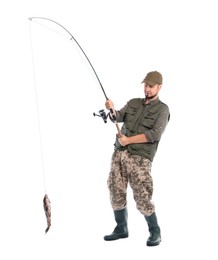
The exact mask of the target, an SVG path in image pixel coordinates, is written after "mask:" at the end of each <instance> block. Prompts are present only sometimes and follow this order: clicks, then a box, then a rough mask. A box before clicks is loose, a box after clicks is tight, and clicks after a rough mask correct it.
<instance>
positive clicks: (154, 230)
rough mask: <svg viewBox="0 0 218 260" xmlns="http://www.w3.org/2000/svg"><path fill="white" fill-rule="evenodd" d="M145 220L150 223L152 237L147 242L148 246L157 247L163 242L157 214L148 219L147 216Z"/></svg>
mask: <svg viewBox="0 0 218 260" xmlns="http://www.w3.org/2000/svg"><path fill="white" fill-rule="evenodd" d="M145 219H146V221H147V223H148V229H149V232H150V237H149V238H148V240H147V246H157V245H159V244H160V242H161V235H160V227H159V225H158V223H157V217H156V214H155V212H154V213H153V214H151V215H150V216H148V217H146V216H145Z"/></svg>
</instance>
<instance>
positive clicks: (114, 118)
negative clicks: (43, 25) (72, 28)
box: [29, 17, 121, 135]
mask: <svg viewBox="0 0 218 260" xmlns="http://www.w3.org/2000/svg"><path fill="white" fill-rule="evenodd" d="M37 19H41V20H47V21H49V22H52V23H54V24H56V25H58V26H60V27H61V28H62V29H64V30H65V31H66V32H67V33H68V34H69V35H70V40H74V42H75V43H76V44H77V46H78V47H79V49H80V50H81V52H82V54H83V55H84V56H85V58H86V60H87V61H88V63H89V65H90V67H91V68H92V70H93V72H94V74H95V76H96V79H97V81H98V83H99V85H100V87H101V90H102V92H103V94H104V96H105V98H106V100H108V99H109V98H108V97H107V95H106V92H105V90H104V88H103V85H102V83H101V81H100V79H99V77H98V74H97V73H96V70H95V69H94V67H93V65H92V63H91V61H90V60H89V58H88V56H87V55H86V53H85V51H84V50H83V48H82V47H81V45H80V44H79V42H78V41H77V40H76V38H75V37H74V36H73V35H72V34H71V33H70V32H69V31H68V30H67V29H66V28H65V27H64V26H63V25H61V24H60V23H58V22H56V21H54V20H52V19H49V18H45V17H30V18H29V20H30V21H33V20H37ZM110 114H111V116H112V119H113V122H114V123H115V125H116V128H117V131H118V135H121V132H120V128H119V125H118V123H117V121H116V116H115V114H114V111H113V109H112V108H110ZM93 115H94V116H100V117H101V118H102V119H103V121H104V122H105V123H106V122H107V116H108V115H109V114H108V115H106V113H105V112H104V110H103V109H102V110H100V111H99V114H96V113H93Z"/></svg>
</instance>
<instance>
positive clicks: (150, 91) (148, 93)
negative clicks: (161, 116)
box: [144, 83, 162, 100]
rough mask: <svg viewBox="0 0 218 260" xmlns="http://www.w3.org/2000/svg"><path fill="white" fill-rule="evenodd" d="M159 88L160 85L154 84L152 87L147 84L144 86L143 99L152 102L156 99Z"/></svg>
mask: <svg viewBox="0 0 218 260" xmlns="http://www.w3.org/2000/svg"><path fill="white" fill-rule="evenodd" d="M161 86H162V85H160V84H156V85H154V86H151V85H149V84H147V83H145V84H144V93H145V97H146V99H150V100H153V99H155V98H157V97H158V93H159V91H160V89H161Z"/></svg>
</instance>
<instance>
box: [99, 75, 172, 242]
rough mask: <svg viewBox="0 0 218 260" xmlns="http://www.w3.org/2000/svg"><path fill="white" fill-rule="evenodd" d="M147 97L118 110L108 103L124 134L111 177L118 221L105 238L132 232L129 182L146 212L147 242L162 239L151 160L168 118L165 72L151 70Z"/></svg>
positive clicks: (146, 81) (139, 206)
mask: <svg viewBox="0 0 218 260" xmlns="http://www.w3.org/2000/svg"><path fill="white" fill-rule="evenodd" d="M142 83H144V94H145V98H134V99H131V100H129V101H128V102H127V104H126V105H125V106H124V107H123V108H122V109H120V110H117V111H116V110H115V108H114V104H113V102H112V101H111V100H107V101H106V103H105V106H106V108H107V109H110V111H111V109H112V111H113V115H111V113H110V114H109V115H110V119H111V120H112V121H113V118H116V122H117V123H119V122H123V125H122V128H121V134H119V135H117V137H116V142H115V149H114V152H113V155H112V160H111V170H110V174H109V177H108V188H109V192H110V200H111V206H112V209H113V211H114V217H115V221H116V223H117V225H116V227H115V229H114V231H113V232H112V234H110V235H106V236H105V237H104V239H105V240H106V241H111V240H116V239H120V238H126V237H128V236H129V233H128V225H127V200H126V192H127V185H128V183H129V184H130V187H131V188H132V191H133V195H134V200H135V202H136V207H137V209H138V210H139V211H140V212H141V213H142V214H143V215H144V217H145V219H146V221H147V224H148V229H149V232H150V236H149V238H148V240H147V246H156V245H159V244H160V242H161V232H160V227H159V225H158V222H157V216H156V212H155V207H154V204H153V202H152V193H153V181H152V176H151V166H152V161H153V158H154V156H155V153H156V151H157V147H158V143H159V141H160V138H161V136H162V134H163V132H164V130H165V127H166V125H167V123H168V121H169V117H170V112H169V108H168V106H167V105H166V104H164V103H163V102H161V101H160V99H159V91H160V89H161V87H162V75H161V73H159V72H158V71H151V72H149V73H148V74H147V75H146V77H145V78H144V80H143V81H142Z"/></svg>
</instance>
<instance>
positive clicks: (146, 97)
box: [145, 93, 158, 100]
mask: <svg viewBox="0 0 218 260" xmlns="http://www.w3.org/2000/svg"><path fill="white" fill-rule="evenodd" d="M157 94H158V93H157ZM157 94H155V95H153V96H151V97H148V96H145V99H146V100H151V99H153V98H155V97H156V96H157Z"/></svg>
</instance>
